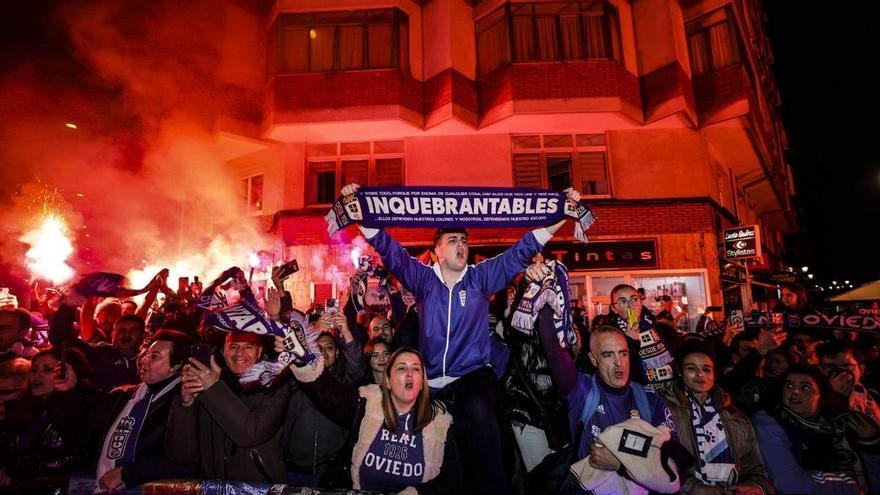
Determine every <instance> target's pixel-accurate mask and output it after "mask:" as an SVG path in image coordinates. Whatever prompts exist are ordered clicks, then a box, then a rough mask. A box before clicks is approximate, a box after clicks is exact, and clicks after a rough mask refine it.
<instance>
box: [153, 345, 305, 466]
mask: <svg viewBox="0 0 880 495" xmlns="http://www.w3.org/2000/svg"><path fill="white" fill-rule="evenodd" d="M199 349H200V348H197V349H196V350H197V351H198V350H199ZM262 354H263V341H262V336H260V335H257V334H255V333H251V332H230V333H228V334H227V335H226V340H225V343H224V345H223V363H224V365H225V366H221V365H220V363H218V362H217V359H216V358H215V357H214V356H213V355H211V356H210V357H209V358H208V359H207V361H208V363H207V364H206V363H204V362H202V360H203V359H205V356H204V354H202V356H201V357H199V358H198V359H197V358H196V357H190V358H189V362H188V363H187V364H186V365H185V366H184V367H183V383H182V386H181V389H180V394H177V396H176V397H175V398H174V401H173V404H172V406H171V417H170V418H169V420H168V431H167V433H166V437H165V445H166V450H167V452H168V455H169V456H170V457H171V459H172V460H174V461H176V462H178V463H195V464H197V466H198V468H197V476H198V477H200V478H222V479H226V480H237V481H253V482H262V483H283V482H284V481H285V480H286V475H285V471H284V462H283V460H282V455H281V433H282V428H281V426H282V424H283V422H284V413H285V411H286V409H287V401H288V398H289V395H290V394H289V389H288V387H287V384H286V383H283V381H281V380H278V381H277V382H276V383H275V384H273V385H271V386H268V387H263V386H260V385H259V382H257V383H255V384H254V385H250V386H247V387H245V386H242V385H241V384H240V383H239V378H240V377H241V375H243V374H244V373H245V372H246V371H247V370H248V369H249V368H250V367H251V366H253V365H254V364H255V363H256V362H257V361H258V360H259V359H260V357H261V356H262Z"/></svg>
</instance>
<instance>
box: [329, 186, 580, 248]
mask: <svg viewBox="0 0 880 495" xmlns="http://www.w3.org/2000/svg"><path fill="white" fill-rule="evenodd" d="M566 217H572V218H574V219H576V220H577V223H576V224H575V237H576V238H577V239H578V240H580V241H582V242H587V236H586V234H585V232H586V230H587V229H589V228H590V226H592V225H593V223H594V222H595V221H596V216H595V214H593V211H592V210H591V209H590V207H589V206H587V204H586V202H584V201H579V202H577V203H575V202H574V201H569V200H568V199H567V197H566V194H565V193H564V192H558V191H549V190H542V189H514V188H504V187H363V188H361V189H358V191H357V192H356V193H355V194H352V195H349V196H346V197H340V198H338V199H337V200H336V202H335V203H334V204H333V207H332V208H331V209H330V212H329V213H327V215H326V216H325V217H324V218H325V220H327V232H328V233H329V234H330V235H333V234H335V233H336V232H338V231H339V230H341V229H343V228H345V227H346V226H348V225H351V224H353V223H360V224H361V225H363V226H364V227H371V228H380V227H389V226H395V227H439V226H443V227H537V226H547V225H552V224H554V223H556V222H558V221H560V220H563V219H565V218H566Z"/></svg>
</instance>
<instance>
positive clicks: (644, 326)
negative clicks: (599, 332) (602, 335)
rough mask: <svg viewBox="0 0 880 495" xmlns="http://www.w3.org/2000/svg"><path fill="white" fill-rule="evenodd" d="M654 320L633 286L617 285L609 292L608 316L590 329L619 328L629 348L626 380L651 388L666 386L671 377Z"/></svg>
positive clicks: (670, 365) (668, 358)
mask: <svg viewBox="0 0 880 495" xmlns="http://www.w3.org/2000/svg"><path fill="white" fill-rule="evenodd" d="M655 321H656V319H655V317H654V314H653V313H651V311H649V310H648V308H646V307H645V306H644V305H643V304H642V298H641V296H640V295H639V293H638V291H637V290H636V288H635V287H633V286H631V285H627V284H620V285H617V286H615V287H614V288H613V289H611V307H610V308H609V310H608V314H606V315H600V316H597V317H596V318H595V319H594V321H593V325H592V327H593V328H598V327H600V326H603V325H608V326H612V327H615V328H619V329H620V330H621V331H623V333H624V335H625V336H626V341H627V345H628V347H629V360H630V367H629V373H630V378H631V379H632V380H634V381H637V382H639V383H642V384H644V385H650V386H652V387H660V388H664V387H668V386H670V385H671V384H672V379H673V378H674V377H675V375H674V373H673V358H672V354H671V353H670V352H669V350H668V349H667V348H666V343H665V342H664V340H663V338H662V336H661V335H660V333H659V332H657V330H656V329H655V328H654V325H655Z"/></svg>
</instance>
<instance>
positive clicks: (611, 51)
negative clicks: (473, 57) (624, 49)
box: [476, 0, 620, 76]
mask: <svg viewBox="0 0 880 495" xmlns="http://www.w3.org/2000/svg"><path fill="white" fill-rule="evenodd" d="M476 31H477V59H478V60H477V68H478V72H479V75H480V76H483V75H485V74H488V73H489V72H492V71H493V70H495V69H497V68H498V67H499V66H501V65H502V64H504V63H508V62H511V61H513V62H533V61H542V60H591V59H609V60H620V31H619V23H618V18H617V9H616V8H615V7H614V6H613V5H611V4H609V3H608V2H607V1H604V0H593V1H591V2H565V3H514V4H505V5H503V6H501V7H499V8H498V9H496V10H494V11H492V12H491V13H489V14H488V15H487V16H485V17H483V18H482V19H480V20H479V21H478V22H477V25H476Z"/></svg>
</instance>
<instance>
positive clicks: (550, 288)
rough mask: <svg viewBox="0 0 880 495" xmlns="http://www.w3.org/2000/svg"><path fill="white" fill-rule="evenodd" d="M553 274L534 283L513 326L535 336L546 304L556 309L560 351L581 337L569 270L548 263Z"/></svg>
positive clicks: (514, 315) (515, 313)
mask: <svg viewBox="0 0 880 495" xmlns="http://www.w3.org/2000/svg"><path fill="white" fill-rule="evenodd" d="M547 266H548V267H550V273H549V274H548V275H546V276H545V277H544V278H543V279H541V280H538V281H534V282H531V283H530V284H529V286H528V288H527V289H526V292H525V293H524V294H523V295H522V297H521V298H520V300H519V304H518V305H517V306H516V310H515V311H514V312H513V316H512V317H511V320H510V323H511V325H512V326H513V328H515V329H517V330H519V331H520V332H522V333H524V334H526V335H531V333H532V329H533V328H534V327H535V320H536V319H537V318H538V313H539V312H540V311H541V309H542V308H543V307H544V305H546V304H550V307H551V308H553V324H554V326H555V327H556V338H557V339H558V340H559V345H560V347H568V346H573V345H575V343H576V342H577V335H576V334H575V330H574V329H573V328H572V324H571V301H570V295H569V292H568V290H569V289H568V268H566V267H565V265H564V264H562V262H561V261H548V262H547Z"/></svg>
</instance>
